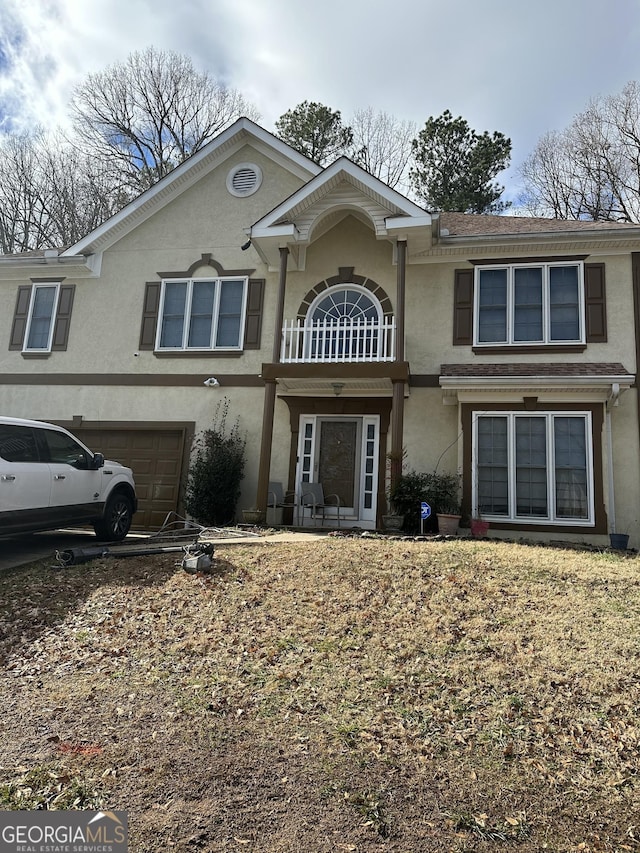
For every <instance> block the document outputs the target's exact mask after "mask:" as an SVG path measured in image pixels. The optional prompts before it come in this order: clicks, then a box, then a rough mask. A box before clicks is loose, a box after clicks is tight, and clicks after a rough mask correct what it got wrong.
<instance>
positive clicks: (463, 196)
mask: <svg viewBox="0 0 640 853" xmlns="http://www.w3.org/2000/svg"><path fill="white" fill-rule="evenodd" d="M412 149H413V157H414V166H413V167H412V169H411V171H410V178H411V183H412V186H413V189H414V191H415V193H416V195H417V196H418V197H419V198H421V199H422V200H423V201H424V202H426V205H427V207H428V208H429V209H430V210H455V211H460V212H463V213H500V212H502V211H503V210H506V209H507V208H508V207H509V206H510V202H501V201H499V198H500V196H501V195H502V193H503V192H504V187H502V186H500V185H499V184H497V183H494V182H493V179H494V178H495V177H496V175H498V174H499V173H500V172H502V171H503V170H504V169H506V168H507V166H508V165H509V162H510V159H511V140H510V139H508V138H507V137H505V136H504V135H503V134H502V133H499V132H498V131H494V133H493V134H491V135H490V134H489V133H488V132H487V131H485V132H484V133H482V134H478V133H476V131H475V130H472V129H471V128H470V127H469V124H468V123H467V122H466V121H465V120H464V119H463V118H462V117H461V116H460V117H458V118H454V117H453V115H452V114H451V113H450V112H449V110H445V111H444V112H443V113H442V115H441V116H438V118H433V116H431V117H430V118H429V119H427V122H426V124H425V126H424V128H423V129H422V130H421V131H420V133H419V134H418V137H417V139H414V141H413V144H412Z"/></svg>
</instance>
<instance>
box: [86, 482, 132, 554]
mask: <svg viewBox="0 0 640 853" xmlns="http://www.w3.org/2000/svg"><path fill="white" fill-rule="evenodd" d="M132 518H133V504H132V503H131V500H130V499H129V498H128V497H127V495H124V494H121V493H117V494H115V495H111V497H110V498H109V500H108V501H107V504H106V506H105V508H104V515H103V516H102V518H101V519H100V521H96V522H95V523H94V525H93V529H94V530H95V532H96V536H97V537H98V539H105V540H106V541H108V542H119V541H120V540H121V539H124V538H125V536H126V535H127V533H128V532H129V528H130V527H131V519H132Z"/></svg>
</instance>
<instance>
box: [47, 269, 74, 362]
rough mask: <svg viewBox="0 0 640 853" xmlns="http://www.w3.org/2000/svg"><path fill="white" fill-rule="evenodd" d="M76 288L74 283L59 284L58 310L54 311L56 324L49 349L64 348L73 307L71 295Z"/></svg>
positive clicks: (58, 349) (67, 338)
mask: <svg viewBox="0 0 640 853" xmlns="http://www.w3.org/2000/svg"><path fill="white" fill-rule="evenodd" d="M75 290H76V286H75V284H63V285H61V286H60V298H59V299H58V311H57V312H56V324H55V326H54V329H53V342H52V344H51V350H52V351H53V350H57V351H60V350H66V348H67V342H68V340H69V325H70V323H71V309H72V308H73V296H74V293H75Z"/></svg>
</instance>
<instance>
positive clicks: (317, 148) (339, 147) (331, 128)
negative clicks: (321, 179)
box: [276, 101, 353, 166]
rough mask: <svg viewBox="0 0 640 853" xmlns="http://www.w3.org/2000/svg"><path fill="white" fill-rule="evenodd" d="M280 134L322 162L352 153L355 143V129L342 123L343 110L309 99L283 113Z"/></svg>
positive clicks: (305, 153)
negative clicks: (351, 149) (341, 112)
mask: <svg viewBox="0 0 640 853" xmlns="http://www.w3.org/2000/svg"><path fill="white" fill-rule="evenodd" d="M276 136H278V137H279V138H280V139H282V140H283V141H284V142H286V143H287V144H288V145H290V146H291V147H292V148H295V149H296V151H299V152H300V153H301V154H304V156H305V157H308V158H309V159H310V160H313V161H314V162H316V163H318V164H319V165H320V166H325V165H327V163H330V162H331V161H333V160H335V159H336V158H337V157H340V156H341V155H342V154H346V153H348V152H349V150H350V148H351V145H352V143H353V131H352V130H351V128H350V127H345V125H343V124H342V116H341V114H340V111H339V110H336V111H335V112H334V111H332V110H331V109H329V107H325V106H324V104H318V103H315V102H309V101H303V103H301V104H298V106H297V107H296V108H295V109H293V110H288V111H287V112H286V113H284V115H281V116H280V118H279V119H278V120H277V121H276Z"/></svg>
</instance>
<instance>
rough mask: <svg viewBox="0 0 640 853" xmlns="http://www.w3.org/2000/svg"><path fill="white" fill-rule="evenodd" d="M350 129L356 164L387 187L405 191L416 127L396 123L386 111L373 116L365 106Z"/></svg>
mask: <svg viewBox="0 0 640 853" xmlns="http://www.w3.org/2000/svg"><path fill="white" fill-rule="evenodd" d="M351 128H352V132H353V143H352V146H353V150H354V154H353V159H354V160H355V162H356V163H357V164H358V165H359V166H362V168H363V169H366V170H367V172H369V173H370V174H371V175H375V177H376V178H379V179H380V180H381V181H384V183H385V184H387V186H390V187H391V188H398V189H400V190H401V191H402V190H408V188H409V187H408V178H409V175H408V171H409V161H410V159H411V143H412V140H413V138H414V137H415V135H416V131H417V126H416V124H415V123H414V122H412V121H398V119H396V118H394V117H393V116H391V115H389V114H388V113H385V112H377V113H374V111H373V109H372V108H371V107H368V108H367V109H366V110H357V111H356V112H355V113H354V116H353V121H352V122H351Z"/></svg>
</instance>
